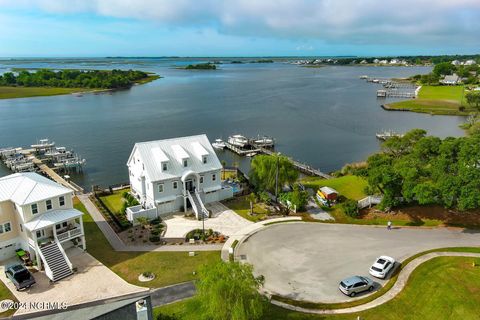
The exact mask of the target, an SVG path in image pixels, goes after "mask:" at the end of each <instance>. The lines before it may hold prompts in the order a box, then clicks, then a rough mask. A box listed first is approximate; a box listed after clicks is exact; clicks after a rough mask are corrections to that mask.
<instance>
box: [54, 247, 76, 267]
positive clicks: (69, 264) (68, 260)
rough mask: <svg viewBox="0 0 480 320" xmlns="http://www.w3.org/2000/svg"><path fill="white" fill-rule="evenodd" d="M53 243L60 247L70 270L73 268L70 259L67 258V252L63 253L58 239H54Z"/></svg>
mask: <svg viewBox="0 0 480 320" xmlns="http://www.w3.org/2000/svg"><path fill="white" fill-rule="evenodd" d="M55 244H56V245H57V246H58V248H59V249H60V252H62V255H63V257H64V258H65V261H66V262H67V264H68V267H69V268H70V270H73V265H72V263H71V262H70V259H68V256H67V254H66V253H65V250H64V249H63V247H62V244H61V243H60V242H58V241H55Z"/></svg>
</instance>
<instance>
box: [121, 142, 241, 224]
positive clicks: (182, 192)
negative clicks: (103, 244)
mask: <svg viewBox="0 0 480 320" xmlns="http://www.w3.org/2000/svg"><path fill="white" fill-rule="evenodd" d="M127 166H128V171H129V177H130V186H131V192H132V193H133V195H134V196H135V197H136V198H137V199H138V201H139V202H140V205H138V206H134V207H130V208H128V209H127V218H128V220H130V221H131V222H135V220H136V219H137V218H138V217H147V218H149V219H154V218H157V217H159V216H162V215H166V214H168V213H173V212H178V211H184V212H186V211H187V210H188V208H190V207H191V208H192V211H193V212H194V213H195V216H196V217H197V219H200V218H202V217H205V216H207V215H208V211H207V210H206V209H205V207H204V204H205V203H210V202H215V201H221V200H224V199H227V198H231V197H233V190H232V188H230V187H228V186H225V187H224V186H222V181H221V170H222V165H221V163H220V161H219V160H218V157H217V155H216V153H215V151H214V150H213V148H212V145H211V144H210V142H209V140H208V138H207V136H206V135H204V134H203V135H197V136H189V137H181V138H173V139H165V140H157V141H149V142H140V143H136V144H135V146H134V147H133V150H132V152H131V154H130V157H129V159H128V162H127Z"/></svg>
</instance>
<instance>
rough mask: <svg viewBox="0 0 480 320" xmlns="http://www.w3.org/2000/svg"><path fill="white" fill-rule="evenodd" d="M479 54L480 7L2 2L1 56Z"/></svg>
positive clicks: (465, 2)
mask: <svg viewBox="0 0 480 320" xmlns="http://www.w3.org/2000/svg"><path fill="white" fill-rule="evenodd" d="M475 53H480V0H403V1H386V0H223V1H222V0H0V57H102V56H333V55H335V56H338V55H346V56H351V55H357V56H380V55H388V56H397V55H417V54H423V55H440V54H475Z"/></svg>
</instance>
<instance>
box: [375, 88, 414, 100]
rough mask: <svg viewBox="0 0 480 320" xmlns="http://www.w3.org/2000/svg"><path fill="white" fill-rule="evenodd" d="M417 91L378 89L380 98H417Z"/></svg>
mask: <svg viewBox="0 0 480 320" xmlns="http://www.w3.org/2000/svg"><path fill="white" fill-rule="evenodd" d="M415 96H416V95H415V92H411V91H399V90H396V89H387V90H377V97H378V98H415Z"/></svg>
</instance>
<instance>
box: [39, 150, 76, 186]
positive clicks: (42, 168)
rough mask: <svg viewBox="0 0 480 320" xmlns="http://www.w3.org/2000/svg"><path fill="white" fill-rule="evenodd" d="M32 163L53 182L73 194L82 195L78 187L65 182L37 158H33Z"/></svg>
mask: <svg viewBox="0 0 480 320" xmlns="http://www.w3.org/2000/svg"><path fill="white" fill-rule="evenodd" d="M32 161H33V163H34V164H35V165H36V166H37V167H38V169H40V171H41V172H42V173H44V174H45V175H47V176H49V177H50V178H51V179H52V180H53V181H55V182H57V183H59V184H61V185H62V186H64V187H67V188H69V189H72V190H73V191H74V192H75V193H83V189H82V188H81V187H80V186H78V185H77V184H74V183H72V182H69V181H67V180H65V179H64V178H63V177H61V176H60V175H59V174H58V173H56V172H55V171H54V170H53V169H52V168H50V167H49V166H47V165H46V164H45V163H43V162H42V161H40V160H39V159H38V158H37V157H33V159H32Z"/></svg>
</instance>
